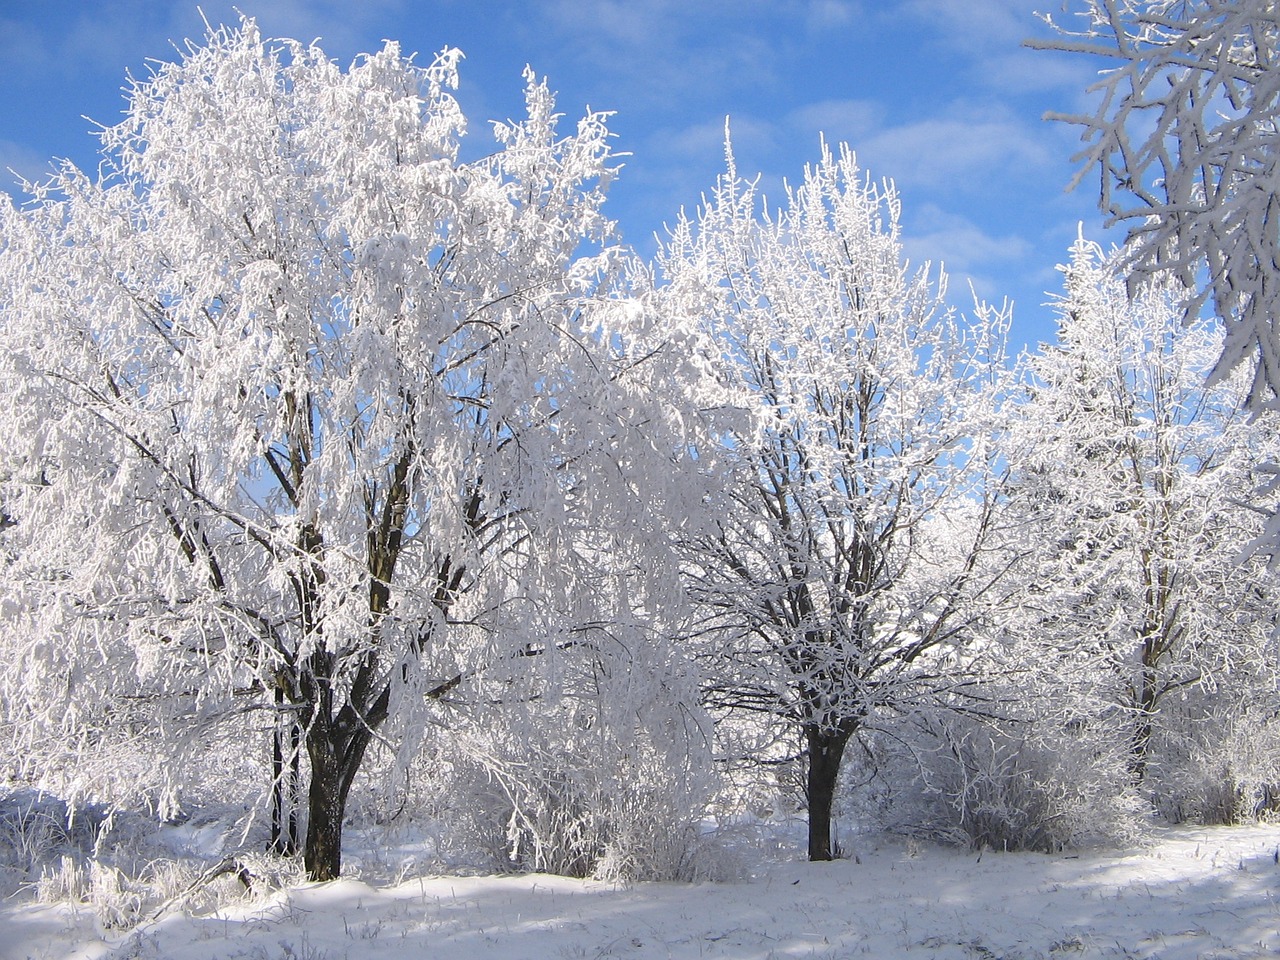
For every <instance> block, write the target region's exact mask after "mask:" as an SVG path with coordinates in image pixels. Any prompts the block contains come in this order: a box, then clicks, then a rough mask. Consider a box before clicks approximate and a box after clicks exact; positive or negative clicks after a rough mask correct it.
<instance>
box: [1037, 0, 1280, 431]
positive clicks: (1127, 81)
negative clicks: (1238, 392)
mask: <svg viewBox="0 0 1280 960" xmlns="http://www.w3.org/2000/svg"><path fill="white" fill-rule="evenodd" d="M1069 6H1071V7H1076V6H1077V5H1076V4H1071V5H1069ZM1078 12H1079V13H1080V15H1081V16H1082V17H1083V19H1084V21H1085V24H1086V25H1085V26H1084V27H1083V28H1080V29H1074V30H1073V29H1067V28H1066V26H1065V25H1064V28H1063V31H1062V36H1061V37H1060V38H1058V39H1056V40H1051V41H1047V42H1040V43H1039V45H1041V46H1046V47H1051V48H1056V49H1062V50H1071V51H1075V52H1080V53H1086V54H1092V55H1095V56H1099V57H1103V58H1106V60H1108V61H1110V62H1111V64H1113V65H1112V66H1111V67H1110V69H1107V70H1105V71H1104V72H1103V73H1102V75H1101V79H1099V80H1098V81H1097V82H1096V83H1095V84H1094V85H1093V87H1092V88H1091V92H1093V93H1094V94H1096V97H1095V98H1094V100H1093V103H1094V106H1093V108H1092V109H1091V110H1090V111H1089V112H1087V113H1081V114H1050V116H1051V117H1054V118H1056V119H1060V120H1066V121H1069V122H1071V123H1075V124H1079V125H1081V126H1082V127H1083V133H1082V138H1083V139H1084V141H1085V143H1086V146H1085V148H1084V149H1083V150H1081V151H1080V153H1079V154H1078V155H1077V157H1076V159H1078V160H1081V161H1083V166H1082V168H1081V171H1080V174H1079V175H1078V176H1077V182H1078V181H1079V180H1080V179H1082V178H1083V177H1084V176H1085V175H1086V174H1088V173H1089V172H1091V171H1093V170H1095V169H1096V170H1097V171H1098V172H1099V174H1100V178H1101V207H1102V209H1103V211H1104V212H1106V213H1108V214H1110V216H1111V219H1112V222H1115V223H1123V224H1127V225H1129V228H1130V230H1129V241H1130V243H1129V263H1128V267H1129V270H1130V271H1131V273H1132V274H1133V275H1134V276H1135V278H1136V279H1137V280H1138V281H1141V280H1143V279H1147V278H1150V277H1152V276H1154V275H1155V274H1157V273H1160V272H1164V271H1172V272H1173V273H1174V274H1175V275H1176V276H1177V277H1178V278H1179V279H1180V280H1182V282H1183V283H1184V284H1185V285H1186V286H1187V287H1189V288H1192V289H1201V288H1202V292H1201V295H1200V296H1199V297H1196V298H1193V299H1191V300H1190V302H1189V303H1188V306H1187V312H1188V315H1189V316H1191V315H1194V314H1196V313H1197V312H1198V311H1199V309H1200V307H1201V306H1202V305H1203V303H1205V302H1206V301H1212V304H1213V308H1214V311H1215V312H1216V313H1217V315H1218V316H1219V317H1221V318H1222V319H1223V320H1224V321H1225V322H1226V339H1225V341H1224V343H1223V350H1222V353H1221V355H1220V357H1219V359H1218V361H1217V364H1216V367H1215V373H1216V375H1217V376H1218V377H1219V378H1222V377H1225V376H1226V375H1227V374H1228V373H1229V372H1230V371H1231V370H1233V369H1235V368H1236V367H1237V366H1240V365H1242V364H1245V363H1249V364H1251V365H1252V366H1253V368H1254V377H1253V382H1252V386H1251V387H1250V389H1249V392H1248V395H1247V397H1248V402H1249V404H1250V405H1251V406H1252V407H1258V406H1260V405H1262V404H1264V403H1268V402H1271V401H1273V400H1275V399H1276V397H1277V396H1280V329H1278V328H1277V327H1276V317H1277V316H1280V268H1278V267H1277V264H1278V263H1280V227H1277V224H1278V223H1280V149H1278V148H1277V137H1276V130H1277V122H1278V121H1280V9H1277V7H1276V4H1275V3H1274V2H1272V0H1082V2H1081V3H1080V4H1079V5H1078Z"/></svg>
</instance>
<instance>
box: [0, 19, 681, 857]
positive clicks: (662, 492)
mask: <svg viewBox="0 0 1280 960" xmlns="http://www.w3.org/2000/svg"><path fill="white" fill-rule="evenodd" d="M460 56H461V55H460V54H459V53H458V52H457V51H455V50H445V51H444V52H442V53H440V54H439V55H437V56H436V57H435V58H434V59H433V60H432V62H431V63H430V64H429V65H428V66H426V67H419V66H416V65H414V64H413V63H412V62H411V61H410V60H409V59H407V58H405V57H404V56H402V55H401V53H400V51H399V49H398V47H397V46H396V44H394V43H388V44H387V45H386V46H385V47H384V48H383V49H382V50H381V51H379V52H378V53H376V54H372V55H368V56H362V57H360V58H358V59H357V60H356V62H355V63H354V64H352V65H351V67H350V68H349V69H346V70H343V69H341V68H339V67H338V66H337V65H335V64H334V63H332V62H331V61H330V60H328V59H327V58H326V57H325V55H324V53H323V51H321V50H320V49H319V48H317V47H315V46H306V45H302V44H299V43H296V42H292V41H280V42H264V41H263V39H262V38H261V37H260V36H259V34H258V31H257V29H256V27H255V25H254V24H253V22H252V21H249V20H247V21H245V22H244V23H243V24H242V25H241V26H240V28H238V29H234V30H227V29H222V30H216V31H211V32H210V34H209V35H208V37H207V38H206V42H205V45H203V46H191V47H190V48H189V49H188V50H187V52H186V53H185V54H184V55H183V56H182V58H181V59H180V60H179V62H177V63H171V64H163V65H160V66H158V67H157V68H156V70H155V71H154V73H153V74H152V75H151V76H149V77H148V78H146V79H144V80H140V81H137V82H134V83H133V84H132V85H131V87H130V89H129V91H128V100H129V105H128V111H127V116H126V119H125V120H124V121H123V122H122V123H120V124H119V125H117V126H113V127H109V128H106V129H104V130H103V131H102V132H101V139H102V143H103V166H102V171H101V174H100V176H98V177H97V178H92V177H90V176H89V175H87V174H85V173H83V172H81V171H80V170H78V169H76V168H74V167H72V166H70V165H67V166H65V167H63V168H62V169H61V170H60V171H59V172H58V173H57V174H56V175H55V176H54V177H53V178H52V179H51V180H50V181H49V182H47V183H42V184H38V185H32V186H31V187H30V188H29V189H30V191H31V194H32V196H31V199H30V200H29V202H27V203H26V204H25V205H22V206H17V205H15V204H13V203H12V202H10V201H9V200H8V199H4V202H3V203H2V204H0V384H3V396H2V398H0V408H2V410H3V413H0V451H2V452H0V456H2V457H3V462H2V463H0V478H2V489H0V502H3V503H4V505H5V507H4V510H5V529H4V532H3V536H4V537H5V558H4V560H5V564H6V567H5V576H4V592H3V595H2V596H0V605H2V606H3V622H4V625H5V626H4V629H5V639H4V651H5V652H4V660H5V671H4V678H3V683H4V691H3V694H4V702H5V704H6V708H5V709H6V713H7V714H9V716H8V717H7V718H6V722H15V721H14V718H15V717H16V718H19V719H20V721H21V725H22V729H24V730H28V731H32V732H33V733H32V735H33V736H34V737H36V738H38V739H40V740H41V741H45V742H58V743H60V744H62V745H64V746H65V747H66V748H67V749H68V751H69V753H70V756H69V757H67V758H66V759H67V760H68V761H69V762H74V761H75V757H76V756H80V755H88V756H92V755H94V754H95V753H100V752H102V751H105V750H106V748H107V747H108V746H109V745H110V744H111V743H112V742H115V741H116V740H118V738H119V737H121V736H122V735H125V733H126V731H132V732H133V733H134V734H136V735H141V734H142V733H146V734H148V735H149V739H148V740H147V743H148V745H149V748H155V747H159V746H161V745H164V747H165V748H166V749H168V750H169V757H168V758H167V759H168V760H169V761H170V762H169V763H167V764H166V765H165V774H166V778H165V779H166V780H167V781H168V782H167V783H163V784H161V787H162V788H174V787H176V786H178V781H179V780H180V779H181V773H182V770H183V764H182V763H181V762H177V761H176V760H174V758H173V756H172V752H173V751H172V748H173V747H174V746H175V745H177V746H178V747H182V746H183V745H184V744H185V745H186V746H187V747H189V748H191V751H192V752H198V748H199V743H200V739H199V736H198V735H197V732H198V731H206V732H207V731H209V730H210V729H212V727H213V725H214V724H217V723H220V722H224V721H228V720H229V719H235V718H236V715H237V714H241V713H243V712H245V711H257V712H258V715H260V716H262V717H263V721H262V724H263V726H264V727H268V728H269V727H270V726H271V725H272V724H273V723H281V724H283V725H284V726H285V727H286V728H287V727H290V726H294V725H296V726H294V729H295V730H296V731H297V736H298V737H300V749H301V750H302V751H303V752H304V753H305V757H306V766H307V768H309V773H310V776H309V785H310V786H309V799H308V820H309V822H308V832H307V838H306V862H307V867H308V870H309V872H310V874H311V875H312V876H313V877H316V878H327V877H332V876H334V875H336V874H337V872H338V870H339V864H340V831H341V823H342V818H343V808H344V804H345V801H346V795H347V791H348V789H349V787H350V784H351V782H352V778H353V777H354V776H355V773H356V771H357V770H358V769H359V767H360V765H361V760H362V757H363V755H364V753H365V750H366V749H367V747H368V745H369V743H370V741H371V740H372V739H373V738H375V737H378V736H380V735H381V733H380V731H382V730H383V729H384V727H385V728H386V729H387V730H390V729H391V727H392V726H394V727H395V728H396V732H397V734H398V735H399V736H400V737H401V739H402V742H403V744H404V749H405V751H406V753H408V752H411V751H412V749H413V748H414V747H415V745H416V742H417V739H418V737H419V735H420V733H421V730H422V728H423V724H424V721H425V715H426V713H427V712H429V711H430V710H432V709H434V708H435V707H436V706H437V705H438V704H439V703H440V702H441V701H442V700H446V699H447V698H448V697H450V696H456V695H458V692H459V688H460V687H461V686H464V685H466V684H467V683H481V682H483V678H484V673H485V671H486V669H488V668H490V667H493V666H494V665H495V664H496V665H498V673H499V674H501V673H503V672H504V670H505V669H506V667H503V666H502V665H503V664H507V666H509V665H510V662H512V661H513V658H514V659H515V660H518V661H519V662H520V663H521V664H522V665H532V664H535V663H537V662H539V661H545V662H547V663H550V661H553V660H554V659H555V656H554V654H555V652H556V650H557V649H558V648H560V647H562V646H564V645H565V644H566V643H576V642H588V641H590V639H591V635H592V631H593V630H596V629H598V627H599V624H601V623H603V622H607V621H608V620H610V619H612V618H615V617H617V616H620V615H626V616H630V617H637V616H641V615H643V614H644V613H645V611H643V610H640V609H637V608H635V607H634V606H630V607H629V606H628V605H627V604H626V602H625V601H626V596H627V592H626V590H625V588H624V587H619V586H617V585H616V584H615V585H614V586H613V587H612V588H611V589H612V595H613V596H615V597H622V600H621V601H619V602H618V603H617V604H616V605H615V606H614V608H613V609H611V610H610V611H609V613H608V614H605V615H602V614H601V611H600V609H599V605H598V604H597V603H596V600H597V593H596V591H595V590H594V589H593V588H592V585H591V584H589V583H588V582H586V581H585V580H581V579H576V575H575V574H574V573H573V572H572V570H573V569H592V570H596V573H595V574H594V575H595V576H597V577H599V576H603V574H602V573H600V572H599V571H600V570H601V569H607V571H608V572H609V573H610V574H611V575H615V576H616V577H617V578H622V579H625V578H628V577H635V576H643V575H647V574H649V573H650V572H651V571H654V570H660V568H661V563H660V562H659V561H658V560H654V559H653V558H652V557H651V556H650V554H651V553H652V552H653V549H654V546H653V545H654V544H655V543H660V540H656V539H655V538H653V537H650V536H648V534H649V533H650V532H651V531H652V530H653V529H654V527H655V523H654V521H653V520H652V519H646V516H645V515H644V511H645V508H646V506H647V505H649V504H653V503H666V502H667V500H668V499H669V498H667V495H666V491H667V490H668V489H669V488H670V487H671V482H670V481H671V479H672V477H673V476H675V475H677V474H678V472H679V471H678V470H675V469H674V468H673V466H672V463H673V461H672V457H673V455H674V454H675V453H677V452H678V451H679V449H680V447H679V444H673V443H672V442H670V441H668V440H666V439H664V437H666V436H667V433H666V427H667V426H668V425H669V424H668V423H667V420H668V419H670V420H671V421H672V423H673V424H675V425H677V426H679V425H680V424H678V423H676V422H675V418H674V412H675V406H676V404H675V402H674V400H673V399H672V398H670V397H663V398H662V399H661V402H659V401H658V400H655V399H653V394H652V392H651V391H648V392H646V391H644V390H641V389H640V382H641V378H642V377H644V376H650V375H651V371H653V370H655V369H660V363H661V361H660V359H653V356H654V354H656V353H659V352H660V351H661V343H658V344H657V345H656V346H655V345H654V344H652V343H650V344H649V345H648V346H647V347H646V348H645V349H646V353H645V356H646V357H648V358H649V360H650V362H648V363H644V364H642V363H634V362H632V363H623V362H621V360H620V359H619V357H618V355H617V351H618V350H619V349H620V348H621V347H622V346H623V345H624V344H625V343H626V342H628V341H627V338H628V336H629V335H631V334H632V333H636V332H637V325H639V324H642V323H644V322H647V320H646V318H647V317H649V315H648V314H646V313H645V311H643V310H639V309H634V308H628V307H626V306H625V305H622V304H617V303H613V302H611V297H612V294H611V293H610V289H611V288H610V287H609V286H608V284H606V283H604V282H603V281H604V280H606V279H607V278H608V277H609V276H610V274H611V272H612V270H613V268H614V263H615V259H616V257H615V253H614V251H613V250H612V249H611V248H609V247H607V246H604V244H605V243H606V242H607V241H608V239H609V236H610V231H611V224H610V223H609V222H608V221H607V220H606V219H605V218H604V217H603V215H602V213H601V203H602V201H603V198H604V193H605V190H606V188H607V186H608V184H609V182H610V180H611V179H612V178H613V176H614V173H615V167H614V166H613V165H612V160H611V154H610V145H609V136H610V135H609V132H608V130H607V127H606V125H605V120H606V118H605V117H604V116H603V115H601V114H589V115H587V116H585V117H584V118H583V119H582V120H581V121H580V122H579V123H578V125H577V127H576V129H575V130H574V131H573V132H572V133H570V134H567V135H566V134H561V133H559V132H558V130H557V123H558V120H559V116H558V115H557V114H556V112H555V105H554V100H553V97H552V95H551V93H550V92H549V90H548V88H547V86H546V84H545V83H544V82H540V81H538V80H537V79H536V78H535V77H534V75H533V74H532V72H531V71H527V72H526V80H527V86H526V90H525V100H526V106H527V115H526V117H525V118H523V119H520V120H518V121H511V122H507V123H498V124H495V125H494V130H493V132H494V135H495V138H496V148H495V150H494V152H493V153H492V154H491V155H490V156H489V157H487V158H485V159H482V160H478V161H474V162H464V161H463V160H462V159H461V158H460V156H459V144H460V140H461V138H462V136H463V133H464V129H465V121H464V118H463V116H462V114H461V112H460V111H459V108H458V105H457V103H456V101H455V100H454V98H453V96H452V94H451V92H450V91H451V90H452V88H453V87H454V86H455V85H456V83H457V65H458V61H459V59H460ZM650 319H651V318H650ZM682 362H683V361H682ZM646 398H648V399H646ZM650 454H651V455H653V456H655V457H657V458H658V462H659V463H661V464H662V469H660V470H650V475H649V476H647V477H645V478H644V479H643V482H641V481H639V480H638V479H637V478H638V476H639V473H640V471H642V470H645V469H649V468H647V467H646V466H645V464H646V463H648V462H649V461H648V460H647V459H646V458H647V457H648V456H649V455H650ZM675 509H677V510H678V507H677V508H675ZM601 550H609V551H611V552H612V553H614V554H616V555H618V556H622V557H625V558H627V562H626V563H610V564H608V565H607V566H606V567H604V568H601V567H600V566H599V565H597V564H593V563H592V560H591V555H590V553H591V552H592V551H601ZM574 558H576V560H575V559H574ZM575 565H576V566H575ZM566 571H570V572H568V573H566ZM671 579H673V578H668V580H671ZM660 602H661V598H657V599H654V598H652V597H651V598H648V599H647V600H646V603H648V605H649V607H648V609H650V610H652V608H653V607H654V606H655V605H657V604H658V603H660ZM490 699H491V700H492V699H493V696H492V695H490ZM273 718H279V719H273ZM393 718H394V723H393V724H391V725H390V726H388V721H389V720H391V719H393ZM237 722H240V723H241V724H242V721H237ZM237 729H238V730H240V732H241V735H243V732H244V728H243V726H242V725H241V726H240V727H238V728H237ZM184 738H186V739H184ZM277 744H278V745H281V744H282V745H283V748H284V749H283V752H284V753H285V754H287V753H288V752H289V750H290V749H291V746H290V738H289V736H287V735H286V736H282V737H281V739H280V740H278V741H277ZM260 749H263V747H262V745H261V742H260V741H257V740H256V739H255V740H253V741H249V742H245V743H244V744H243V747H242V750H243V751H257V750H260ZM179 752H181V751H179ZM194 759H195V758H193V757H192V756H190V753H189V754H188V757H187V761H188V762H194ZM284 765H287V758H286V757H283V756H282V757H279V758H278V759H277V773H279V774H280V775H281V777H282V778H283V776H284V774H283V769H284ZM166 795H167V796H170V797H172V796H176V794H175V793H174V792H173V791H172V790H169V791H168V793H167V794H166Z"/></svg>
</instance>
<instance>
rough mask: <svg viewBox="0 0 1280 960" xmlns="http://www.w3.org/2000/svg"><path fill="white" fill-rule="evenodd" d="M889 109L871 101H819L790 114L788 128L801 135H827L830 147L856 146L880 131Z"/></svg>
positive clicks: (815, 136) (815, 140) (815, 137)
mask: <svg viewBox="0 0 1280 960" xmlns="http://www.w3.org/2000/svg"><path fill="white" fill-rule="evenodd" d="M887 112H888V111H887V109H886V108H885V106H884V104H881V103H876V102H875V101H872V100H820V101H818V102H817V103H810V104H806V105H805V106H803V107H800V108H799V109H798V110H794V111H792V112H791V114H790V116H789V117H788V118H787V122H788V124H789V125H790V126H791V127H792V128H793V129H795V130H796V132H797V133H799V134H801V135H810V134H812V135H813V137H814V142H815V143H816V142H817V135H818V134H819V133H821V134H824V135H825V136H826V138H827V141H828V142H830V143H840V142H845V143H848V144H850V145H854V146H856V145H857V144H858V143H859V142H860V141H861V140H862V139H863V138H864V137H866V136H867V135H869V134H870V133H872V132H873V131H875V130H877V129H879V128H880V126H881V124H882V123H883V121H884V117H885V114H886V113H887Z"/></svg>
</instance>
